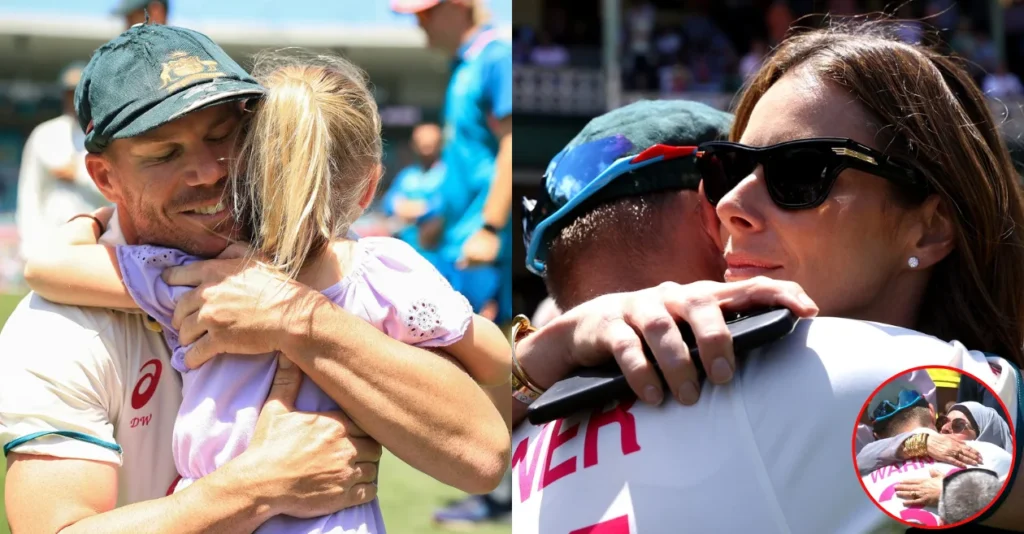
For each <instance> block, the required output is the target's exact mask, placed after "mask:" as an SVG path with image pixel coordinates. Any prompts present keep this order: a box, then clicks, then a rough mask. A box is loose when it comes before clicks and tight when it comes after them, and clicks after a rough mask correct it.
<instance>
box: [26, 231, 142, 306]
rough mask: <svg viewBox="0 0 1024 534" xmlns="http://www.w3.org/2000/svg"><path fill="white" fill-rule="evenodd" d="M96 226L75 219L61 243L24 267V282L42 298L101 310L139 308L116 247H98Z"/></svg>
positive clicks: (31, 258) (41, 253)
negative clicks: (119, 260) (123, 280)
mask: <svg viewBox="0 0 1024 534" xmlns="http://www.w3.org/2000/svg"><path fill="white" fill-rule="evenodd" d="M98 230H99V229H98V228H97V224H96V223H95V222H94V221H93V220H92V219H89V218H86V217H82V218H77V219H73V220H71V221H70V222H68V223H67V224H65V225H64V227H63V228H62V229H61V232H62V233H61V237H60V240H59V241H58V242H56V243H53V244H52V245H51V246H50V247H47V248H46V250H45V251H43V250H40V251H39V252H38V253H37V254H35V255H33V256H32V257H30V258H29V259H28V260H27V261H26V263H25V282H26V283H27V284H28V286H29V287H30V288H32V290H33V291H35V292H36V293H38V294H39V295H40V296H42V297H43V298H45V299H47V300H50V301H53V302H58V303H61V304H71V305H74V306H93V307H98V308H122V309H124V308H138V305H137V304H135V301H134V300H132V297H131V296H130V295H129V294H128V290H127V289H126V288H125V287H124V283H123V282H122V281H121V272H120V269H118V267H117V256H116V254H115V250H114V247H107V246H104V245H100V244H98V239H99V236H98V235H97V233H98Z"/></svg>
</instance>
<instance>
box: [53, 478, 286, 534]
mask: <svg viewBox="0 0 1024 534" xmlns="http://www.w3.org/2000/svg"><path fill="white" fill-rule="evenodd" d="M229 465H230V464H228V465H225V466H224V467H222V468H221V469H218V470H217V471H214V472H213V473H211V474H210V475H207V476H205V477H203V478H201V479H199V480H197V481H196V482H195V483H193V484H192V485H191V486H189V487H187V488H185V489H184V490H182V491H180V492H178V493H175V494H172V495H169V496H167V497H161V498H159V499H154V500H151V501H144V502H138V503H134V504H130V505H128V506H123V507H120V508H115V509H113V510H111V511H109V512H104V513H102V514H98V515H94V516H90V517H87V518H85V519H82V520H79V521H77V522H75V523H74V524H72V525H69V526H67V527H66V528H64V529H62V530H60V533H61V534H79V533H82V534H85V533H88V534H104V533H111V534H115V533H117V534H124V533H127V532H131V533H133V534H134V533H145V532H153V533H164V532H179V533H182V534H188V533H196V534H199V533H205V532H223V533H226V534H233V533H238V534H243V533H244V534H249V533H251V532H253V531H254V530H256V529H257V528H258V527H259V526H260V525H262V524H263V523H264V522H265V521H267V520H268V519H270V517H272V514H271V512H270V507H269V506H268V505H267V504H266V503H260V502H258V501H257V500H256V499H254V497H253V495H252V493H251V488H249V487H248V486H246V485H244V484H239V479H238V477H237V476H235V475H238V474H240V471H242V470H237V469H230V467H229ZM229 473H231V474H229Z"/></svg>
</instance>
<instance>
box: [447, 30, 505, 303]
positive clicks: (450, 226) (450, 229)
mask: <svg viewBox="0 0 1024 534" xmlns="http://www.w3.org/2000/svg"><path fill="white" fill-rule="evenodd" d="M511 114H512V43H510V42H508V41H505V40H501V39H499V35H498V32H497V31H496V30H495V29H494V28H492V27H490V26H484V27H482V28H480V30H479V31H478V32H477V33H476V35H474V36H473V37H472V38H470V39H469V40H468V41H467V42H466V43H465V44H464V45H463V46H462V47H460V48H459V51H458V53H457V54H456V57H455V60H454V61H453V68H452V75H451V80H450V81H449V82H448V91H447V94H446V96H445V105H444V148H443V149H442V152H441V160H442V161H443V162H444V164H445V167H446V168H447V173H446V177H445V180H444V185H443V186H442V188H441V189H442V194H443V196H444V207H443V209H442V214H443V215H444V218H445V219H444V220H445V228H444V235H443V237H442V240H441V248H440V251H439V252H440V256H441V260H442V261H443V262H444V263H445V264H446V267H447V269H442V272H444V273H445V276H446V277H447V278H448V280H449V281H450V282H451V283H452V285H453V286H454V287H455V289H456V290H458V291H460V292H461V293H463V294H464V295H466V298H468V299H469V301H470V303H471V304H472V305H473V309H474V310H475V311H478V312H479V311H480V308H481V306H482V305H483V304H485V303H487V302H497V304H498V309H499V312H498V317H497V322H498V323H502V322H505V321H508V320H510V319H511V318H512V224H511V215H510V216H509V220H508V221H506V222H505V225H504V227H503V228H502V231H501V234H500V236H499V237H500V239H501V249H500V250H499V252H498V257H497V261H496V262H495V265H492V266H481V267H476V268H470V269H466V270H458V269H456V268H455V267H454V265H455V262H457V261H458V260H459V258H461V256H462V246H463V244H465V242H466V240H468V239H469V238H470V237H471V236H472V235H473V234H475V233H476V232H478V231H479V230H480V229H481V227H482V226H483V224H484V220H483V209H484V204H485V203H486V202H487V195H488V193H489V192H490V188H491V183H492V182H493V180H494V174H495V172H494V171H495V168H494V163H495V159H496V158H497V155H498V141H499V140H498V138H497V137H495V135H494V130H493V127H494V126H495V125H496V123H497V122H498V121H500V120H502V119H504V118H506V117H508V116H510V115H511Z"/></svg>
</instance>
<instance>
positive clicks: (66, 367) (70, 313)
mask: <svg viewBox="0 0 1024 534" xmlns="http://www.w3.org/2000/svg"><path fill="white" fill-rule="evenodd" d="M110 313H112V312H108V311H105V310H87V309H83V308H76V307H71V306H62V305H58V304H53V303H50V302H48V301H46V300H44V299H43V298H41V297H39V296H37V295H35V294H30V295H29V296H28V297H26V298H25V300H23V301H22V302H21V304H20V305H19V306H18V308H17V309H16V310H15V312H14V313H13V314H12V315H11V317H10V319H9V320H8V322H7V324H6V325H5V327H4V329H3V332H2V333H0V355H2V357H0V444H2V445H3V449H4V453H5V455H6V454H7V453H9V452H12V451H13V452H18V453H24V454H37V455H44V456H55V457H58V458H76V459H83V460H95V461H101V462H107V463H111V464H115V465H120V464H121V447H120V446H119V445H118V444H117V442H116V440H115V438H114V428H115V421H116V418H117V414H118V413H119V412H120V410H121V399H122V398H123V396H122V395H120V394H118V392H120V391H121V389H122V387H121V379H120V373H119V372H118V369H117V364H116V362H115V361H114V359H113V358H112V357H111V352H110V350H108V346H107V345H106V343H107V342H109V340H104V339H103V337H102V336H103V333H104V332H111V331H112V328H111V321H110V317H109V314H110Z"/></svg>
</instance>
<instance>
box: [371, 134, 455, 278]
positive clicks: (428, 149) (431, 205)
mask: <svg viewBox="0 0 1024 534" xmlns="http://www.w3.org/2000/svg"><path fill="white" fill-rule="evenodd" d="M410 145H411V146H412V151H413V152H414V153H415V154H416V158H417V159H418V161H416V162H415V163H412V164H411V165H409V166H407V167H406V168H404V169H402V171H401V172H399V173H398V176H395V179H394V181H392V183H391V187H389V188H388V192H387V193H385V194H384V198H383V200H382V201H381V204H382V205H383V208H384V213H385V214H386V215H387V216H388V217H392V218H393V219H395V220H396V222H397V224H398V226H399V227H400V228H401V229H400V230H399V231H398V232H397V233H396V234H395V237H397V238H398V239H401V240H402V241H405V242H406V243H408V244H409V246H411V247H412V248H413V249H415V250H416V252H418V253H419V254H420V255H421V256H423V257H424V258H426V259H427V260H428V261H429V262H430V263H431V264H433V265H434V266H435V267H436V266H438V265H440V263H439V262H438V257H437V252H436V251H437V245H438V243H439V241H440V238H441V230H442V228H441V222H442V221H441V220H440V219H439V218H438V216H439V215H440V210H441V203H442V202H443V201H444V198H443V197H442V196H441V194H440V192H439V189H440V188H441V183H442V181H443V180H444V164H442V163H441V161H440V159H439V157H440V154H441V127H440V126H438V125H436V124H433V123H425V124H420V125H418V126H416V128H414V129H413V131H412V139H411V141H410Z"/></svg>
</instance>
